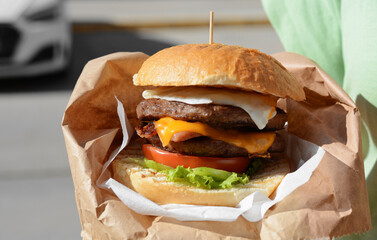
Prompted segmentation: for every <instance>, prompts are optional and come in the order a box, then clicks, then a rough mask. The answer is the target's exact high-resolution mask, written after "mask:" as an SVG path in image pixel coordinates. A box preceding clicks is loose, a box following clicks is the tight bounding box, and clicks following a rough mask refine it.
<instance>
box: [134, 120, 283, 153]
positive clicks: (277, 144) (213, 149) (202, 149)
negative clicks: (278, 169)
mask: <svg viewBox="0 0 377 240" xmlns="http://www.w3.org/2000/svg"><path fill="white" fill-rule="evenodd" d="M136 132H137V134H138V135H139V136H140V137H142V138H145V139H147V141H148V142H149V143H151V144H152V145H153V146H155V147H158V148H160V149H163V150H166V151H169V152H176V153H181V154H185V155H193V156H204V157H247V156H249V154H248V152H247V151H246V149H244V148H240V147H237V146H234V145H232V144H229V143H226V142H223V141H220V140H215V139H211V138H209V137H204V136H201V137H195V138H191V139H188V140H186V141H182V142H173V141H170V142H169V144H168V145H167V146H165V147H163V146H162V143H161V141H160V138H159V137H158V135H157V132H156V129H155V128H154V124H153V122H150V123H148V124H146V125H141V126H139V127H136ZM282 151H284V141H283V139H282V138H281V137H280V136H279V135H276V138H275V141H274V143H273V144H272V146H271V147H270V148H269V149H268V152H269V153H272V152H282ZM267 155H268V154H267ZM267 155H266V154H261V155H255V156H267Z"/></svg>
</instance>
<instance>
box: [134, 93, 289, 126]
mask: <svg viewBox="0 0 377 240" xmlns="http://www.w3.org/2000/svg"><path fill="white" fill-rule="evenodd" d="M136 113H137V117H138V118H139V119H140V120H141V121H154V120H158V119H160V118H163V117H172V118H174V119H177V120H185V121H189V122H202V123H206V124H208V125H210V126H212V127H214V128H226V129H229V128H233V129H234V128H236V129H239V128H246V129H257V130H259V129H258V128H257V126H256V125H255V123H254V122H253V120H252V119H251V118H250V116H249V114H248V113H247V112H246V111H244V110H243V109H242V108H239V107H234V106H228V105H217V104H200V105H190V104H186V103H182V102H175V101H167V100H164V99H157V98H151V99H146V100H143V101H142V102H140V103H139V105H138V106H137V108H136ZM286 120H287V117H286V114H285V113H284V112H283V111H282V110H280V109H277V113H276V115H275V117H273V118H272V119H270V120H269V121H268V123H267V126H266V127H265V128H264V129H263V130H267V131H270V130H278V129H282V128H283V126H284V124H285V122H286Z"/></svg>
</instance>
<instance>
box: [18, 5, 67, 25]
mask: <svg viewBox="0 0 377 240" xmlns="http://www.w3.org/2000/svg"><path fill="white" fill-rule="evenodd" d="M61 7H62V6H61V5H60V4H56V5H53V6H49V7H47V8H43V9H41V10H38V11H34V12H31V13H27V14H26V15H25V18H26V19H27V20H29V21H52V20H54V19H56V18H58V17H59V15H60V12H61Z"/></svg>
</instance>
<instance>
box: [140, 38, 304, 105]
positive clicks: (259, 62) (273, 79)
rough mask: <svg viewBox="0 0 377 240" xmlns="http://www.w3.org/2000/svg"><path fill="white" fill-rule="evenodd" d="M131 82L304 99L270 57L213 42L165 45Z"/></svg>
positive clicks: (146, 62) (301, 90)
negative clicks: (225, 88)
mask: <svg viewBox="0 0 377 240" xmlns="http://www.w3.org/2000/svg"><path fill="white" fill-rule="evenodd" d="M134 84H135V85H139V86H148V85H150V86H212V87H227V88H236V89H241V90H245V91H256V92H260V93H264V94H271V95H275V96H278V97H289V98H292V99H294V100H297V101H301V100H304V99H305V93H304V91H303V88H302V86H301V84H300V83H299V82H298V81H297V80H296V79H295V78H294V77H293V76H292V75H291V74H290V73H289V72H288V71H287V70H286V69H285V68H284V67H283V66H282V65H281V64H280V63H279V62H278V61H277V60H276V59H274V58H273V57H271V56H269V55H266V54H264V53H261V52H259V51H258V50H256V49H248V48H243V47H238V46H228V45H223V44H217V43H216V44H187V45H179V46H174V47H171V48H166V49H164V50H162V51H160V52H158V53H156V54H154V55H153V56H151V57H150V58H148V59H147V60H146V61H145V62H144V64H143V65H142V67H141V69H140V70H139V72H138V74H137V75H135V76H134Z"/></svg>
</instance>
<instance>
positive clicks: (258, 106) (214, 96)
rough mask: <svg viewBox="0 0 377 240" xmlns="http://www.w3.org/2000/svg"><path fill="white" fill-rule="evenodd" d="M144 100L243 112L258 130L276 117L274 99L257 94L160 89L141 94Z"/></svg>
mask: <svg viewBox="0 0 377 240" xmlns="http://www.w3.org/2000/svg"><path fill="white" fill-rule="evenodd" d="M143 97H144V98H145V99H149V98H161V99H165V100H169V101H177V102H184V103H187V104H209V103H214V104H221V105H231V106H236V107H240V108H242V109H243V110H245V111H246V112H247V113H248V114H249V116H250V118H251V119H252V120H253V121H254V123H255V125H256V126H257V127H258V128H259V129H263V128H264V127H266V125H267V122H268V120H269V119H271V118H273V117H274V116H275V115H276V110H275V105H276V99H275V98H269V97H267V96H263V95H261V94H258V93H249V92H243V91H235V90H229V89H221V88H203V87H160V88H155V89H152V90H145V91H144V92H143Z"/></svg>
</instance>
